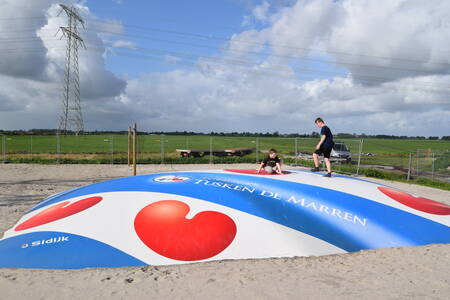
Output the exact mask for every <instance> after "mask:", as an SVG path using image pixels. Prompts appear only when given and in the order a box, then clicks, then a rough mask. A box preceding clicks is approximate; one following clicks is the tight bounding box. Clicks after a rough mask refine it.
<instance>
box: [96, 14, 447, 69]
mask: <svg viewBox="0 0 450 300" xmlns="http://www.w3.org/2000/svg"><path fill="white" fill-rule="evenodd" d="M90 22H94V23H104V24H114V25H117V24H115V23H111V22H106V21H100V20H92V19H91V20H90ZM120 25H122V26H124V27H130V28H136V29H141V30H147V31H155V32H163V33H171V34H176V35H181V36H189V37H196V38H202V39H209V40H221V41H227V42H230V41H232V42H233V43H235V42H237V43H245V44H253V45H259V46H267V44H266V43H261V42H257V41H246V40H231V39H229V38H225V37H220V36H214V35H203V34H197V33H189V32H182V31H176V30H168V29H161V28H156V27H148V26H138V25H129V24H123V23H121V24H120ZM271 46H272V48H286V49H292V50H302V51H317V52H324V53H332V54H339V55H347V56H359V57H369V58H376V59H385V60H398V61H405V62H413V63H425V62H424V61H420V60H415V59H408V58H398V57H384V56H375V55H367V54H357V53H349V52H343V51H329V50H323V49H317V48H311V47H295V46H290V45H277V44H271ZM426 63H431V64H445V65H450V63H448V62H426Z"/></svg>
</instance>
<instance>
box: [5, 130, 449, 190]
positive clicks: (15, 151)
mask: <svg viewBox="0 0 450 300" xmlns="http://www.w3.org/2000/svg"><path fill="white" fill-rule="evenodd" d="M336 141H340V142H344V143H346V145H347V146H348V147H349V148H350V151H351V153H352V164H342V165H340V164H334V165H333V170H335V171H337V172H343V173H351V174H354V173H355V172H356V170H358V171H359V173H360V174H365V175H366V176H372V177H378V178H384V179H391V180H400V181H404V180H406V177H407V175H406V174H407V170H408V168H409V164H410V162H411V176H413V177H414V180H415V181H417V183H418V184H424V185H429V186H433V187H437V188H443V189H447V190H449V189H450V183H448V181H449V177H450V167H449V165H450V152H444V151H449V150H450V141H442V140H416V139H409V140H390V139H374V138H366V139H364V140H363V142H362V150H361V152H362V153H363V155H361V157H359V148H360V143H361V140H360V139H336ZM317 142H318V139H315V138H314V139H313V138H296V139H295V138H275V137H272V138H271V137H268V138H267V137H258V138H256V137H222V136H212V137H210V136H201V135H195V136H173V135H140V136H138V142H137V148H138V149H137V150H138V156H137V157H138V163H153V164H159V163H177V164H179V163H257V162H258V161H260V160H261V159H262V158H263V156H264V153H261V152H265V151H267V150H268V149H270V148H276V149H277V150H278V152H279V153H280V156H281V157H283V158H284V159H285V163H287V164H300V165H304V166H312V162H311V161H305V160H301V159H298V158H295V153H296V152H297V153H300V152H302V153H312V152H313V150H314V147H315V145H316V144H317ZM0 146H1V148H0V155H1V157H0V161H1V160H3V161H5V162H19V163H55V162H59V163H102V164H105V163H114V164H117V163H119V164H123V163H127V147H128V141H127V136H126V135H85V136H63V137H60V139H59V151H58V142H57V138H56V137H55V136H4V137H2V140H1V143H0ZM210 147H211V148H212V149H215V150H217V149H229V148H252V149H255V150H256V149H258V150H259V151H253V152H252V153H251V154H249V155H246V156H244V157H211V158H210V157H209V156H208V155H206V156H204V157H201V158H189V159H187V158H180V155H179V153H177V152H176V151H175V150H176V149H201V150H209V149H210ZM418 149H420V151H418ZM368 153H371V155H367V154H368ZM410 153H411V155H412V156H411V160H410ZM359 159H360V162H361V169H360V168H359V167H358V166H357V165H356V162H357V161H358V160H359ZM371 166H372V167H371ZM377 166H389V167H393V168H394V170H391V171H379V170H380V169H378V170H375V169H373V167H375V168H380V167H377ZM363 168H364V169H363ZM381 169H383V167H382V168H381ZM413 177H412V178H413ZM424 177H428V178H432V179H427V178H424ZM436 179H438V180H437V181H436ZM420 180H425V181H424V182H419V181H420ZM427 180H428V181H427Z"/></svg>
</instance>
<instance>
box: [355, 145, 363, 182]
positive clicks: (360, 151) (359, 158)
mask: <svg viewBox="0 0 450 300" xmlns="http://www.w3.org/2000/svg"><path fill="white" fill-rule="evenodd" d="M362 147H363V140H362V139H361V140H359V153H358V167H357V168H356V175H359V166H360V165H361V153H362Z"/></svg>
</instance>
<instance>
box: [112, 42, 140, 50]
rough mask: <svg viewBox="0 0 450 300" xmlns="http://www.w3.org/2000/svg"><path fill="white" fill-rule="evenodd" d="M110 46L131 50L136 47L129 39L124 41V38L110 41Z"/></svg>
mask: <svg viewBox="0 0 450 300" xmlns="http://www.w3.org/2000/svg"><path fill="white" fill-rule="evenodd" d="M112 47H114V48H127V49H132V50H135V49H137V48H136V44H135V43H133V42H130V41H125V40H118V41H114V42H113V43H112Z"/></svg>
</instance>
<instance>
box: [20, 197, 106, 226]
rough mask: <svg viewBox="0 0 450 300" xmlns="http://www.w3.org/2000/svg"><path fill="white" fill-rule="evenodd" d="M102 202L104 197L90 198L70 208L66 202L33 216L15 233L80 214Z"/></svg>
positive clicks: (71, 205) (77, 202) (75, 203)
mask: <svg viewBox="0 0 450 300" xmlns="http://www.w3.org/2000/svg"><path fill="white" fill-rule="evenodd" d="M101 200H102V197H89V198H85V199H82V200H79V201H76V202H74V203H72V204H70V205H68V206H66V205H67V204H68V203H70V201H64V202H61V203H57V204H55V205H53V206H51V207H49V208H47V209H44V210H43V211H41V212H40V213H38V214H36V215H34V216H32V217H31V218H29V219H28V220H26V221H25V222H23V223H21V224H19V225H18V226H17V227H16V229H15V231H20V230H25V229H29V228H33V227H36V226H39V225H43V224H47V223H50V222H53V221H56V220H59V219H62V218H65V217H68V216H71V215H73V214H76V213H79V212H80V211H83V210H85V209H88V208H89V207H91V206H94V205H95V204H97V203H99V202H100V201H101Z"/></svg>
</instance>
